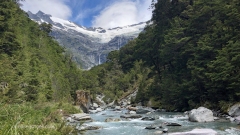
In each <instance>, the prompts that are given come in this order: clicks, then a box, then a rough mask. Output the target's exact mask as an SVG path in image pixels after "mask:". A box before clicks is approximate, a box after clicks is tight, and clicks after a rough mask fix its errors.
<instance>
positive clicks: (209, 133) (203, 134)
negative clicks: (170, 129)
mask: <svg viewBox="0 0 240 135" xmlns="http://www.w3.org/2000/svg"><path fill="white" fill-rule="evenodd" d="M168 135H217V132H216V131H214V130H212V129H193V130H192V131H189V132H176V133H169V134H168Z"/></svg>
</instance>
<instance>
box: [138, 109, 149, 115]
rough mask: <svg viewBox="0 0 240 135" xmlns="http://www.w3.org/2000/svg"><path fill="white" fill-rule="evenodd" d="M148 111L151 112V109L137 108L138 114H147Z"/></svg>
mask: <svg viewBox="0 0 240 135" xmlns="http://www.w3.org/2000/svg"><path fill="white" fill-rule="evenodd" d="M148 112H151V111H150V110H148V109H142V108H140V109H137V110H136V113H137V114H146V113H148Z"/></svg>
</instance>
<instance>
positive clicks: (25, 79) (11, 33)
mask: <svg viewBox="0 0 240 135" xmlns="http://www.w3.org/2000/svg"><path fill="white" fill-rule="evenodd" d="M16 2H18V1H3V2H1V3H0V64H1V67H0V83H1V82H7V83H8V87H7V88H6V89H4V90H1V91H0V98H1V100H2V101H3V102H9V103H21V102H24V101H31V102H46V101H51V100H55V101H61V100H65V101H71V100H73V98H74V95H75V90H77V89H80V88H81V84H80V81H79V80H80V77H81V71H80V70H79V69H78V67H77V66H76V64H75V63H73V62H72V60H71V58H69V56H68V55H67V53H64V49H63V48H62V47H60V46H59V44H58V43H57V42H56V41H54V40H53V39H52V38H51V37H50V36H49V35H48V34H49V33H50V32H51V25H49V24H46V23H43V24H41V25H38V24H37V23H35V22H33V21H31V20H30V19H29V18H28V17H27V15H26V13H25V12H24V11H22V10H21V9H20V8H19V6H18V4H17V3H16Z"/></svg>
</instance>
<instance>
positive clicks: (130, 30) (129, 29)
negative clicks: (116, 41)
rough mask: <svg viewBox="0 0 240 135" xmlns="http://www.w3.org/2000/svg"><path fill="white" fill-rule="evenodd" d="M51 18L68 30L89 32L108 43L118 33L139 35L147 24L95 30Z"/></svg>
mask: <svg viewBox="0 0 240 135" xmlns="http://www.w3.org/2000/svg"><path fill="white" fill-rule="evenodd" d="M50 18H51V20H52V21H53V22H55V23H59V24H61V25H62V26H63V27H64V29H65V30H66V31H67V30H69V29H72V30H75V31H78V32H81V33H84V34H87V35H88V36H91V37H94V38H98V39H100V40H99V42H100V43H107V42H109V41H110V40H111V39H113V38H114V37H116V36H118V35H131V36H133V35H135V36H137V35H138V34H139V33H140V32H141V31H142V30H143V28H144V27H145V26H146V23H140V24H139V25H135V26H125V27H119V28H113V29H107V30H105V29H102V28H93V29H94V31H90V30H88V29H87V28H85V27H79V26H78V25H76V24H75V23H73V22H70V21H66V20H63V19H60V18H56V17H50ZM55 28H58V29H62V28H61V27H57V26H55ZM103 31H104V32H103Z"/></svg>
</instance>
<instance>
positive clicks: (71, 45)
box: [28, 11, 146, 69]
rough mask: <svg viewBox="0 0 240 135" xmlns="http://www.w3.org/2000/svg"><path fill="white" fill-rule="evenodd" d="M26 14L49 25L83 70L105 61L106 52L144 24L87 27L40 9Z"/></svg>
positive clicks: (127, 39) (113, 48) (137, 31)
mask: <svg viewBox="0 0 240 135" xmlns="http://www.w3.org/2000/svg"><path fill="white" fill-rule="evenodd" d="M28 15H29V17H30V18H31V19H32V20H34V21H36V22H38V23H43V22H46V23H50V24H52V25H53V29H52V32H51V36H53V37H54V38H55V39H56V40H57V41H58V42H59V43H60V45H62V46H63V47H64V48H66V50H68V51H69V52H70V53H71V54H72V55H73V57H72V58H73V60H74V61H76V62H77V63H78V64H79V65H80V66H81V67H82V68H83V69H89V68H91V67H93V66H95V65H98V64H101V63H103V62H105V61H106V57H107V55H108V53H109V52H111V51H113V50H117V49H119V48H121V47H122V46H124V45H125V44H126V43H127V42H128V41H130V40H132V39H134V38H136V37H137V36H138V34H139V33H140V32H141V31H142V30H143V29H144V27H145V25H146V23H139V24H134V25H129V26H125V27H117V28H112V29H103V28H93V27H91V28H86V27H83V26H80V25H77V24H75V23H73V22H71V21H67V20H63V19H60V18H56V17H53V16H51V15H48V14H45V13H43V12H41V11H39V12H38V13H36V14H33V13H31V12H28Z"/></svg>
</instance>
